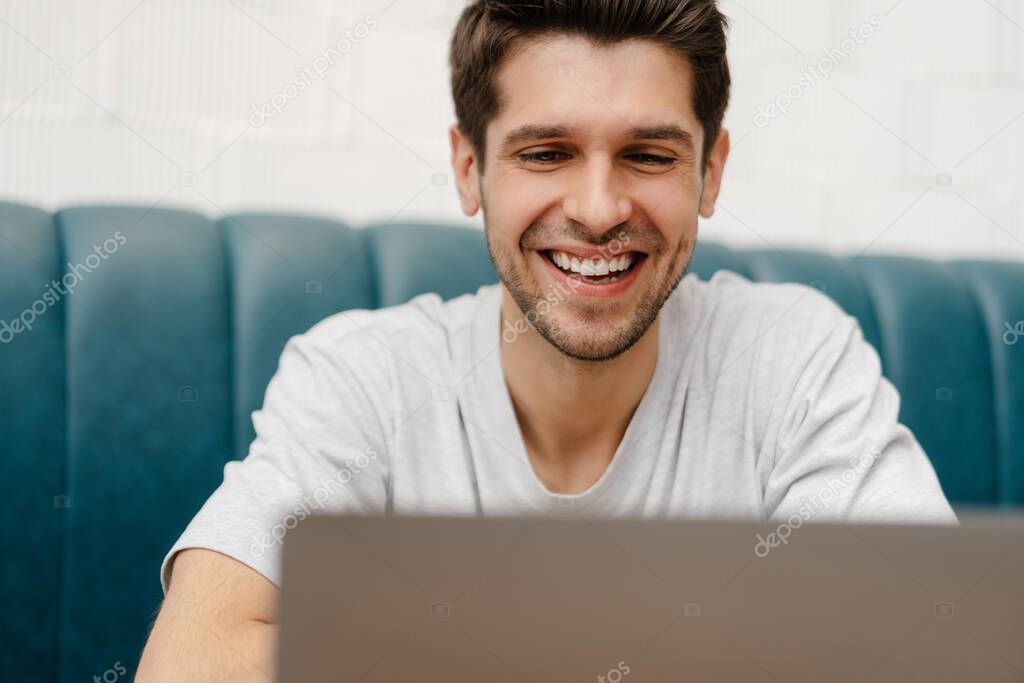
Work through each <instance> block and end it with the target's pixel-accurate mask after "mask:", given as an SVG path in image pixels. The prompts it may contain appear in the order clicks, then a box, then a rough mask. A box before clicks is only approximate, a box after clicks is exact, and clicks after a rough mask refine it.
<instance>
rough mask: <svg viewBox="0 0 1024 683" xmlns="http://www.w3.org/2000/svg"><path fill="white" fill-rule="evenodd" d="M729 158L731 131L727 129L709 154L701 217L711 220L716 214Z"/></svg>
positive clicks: (702, 194)
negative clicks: (719, 193) (716, 205)
mask: <svg viewBox="0 0 1024 683" xmlns="http://www.w3.org/2000/svg"><path fill="white" fill-rule="evenodd" d="M728 157H729V131H727V130H726V129H725V128H723V129H722V130H721V132H719V133H718V139H717V140H715V145H714V147H712V148H711V152H710V153H709V154H708V165H707V168H705V169H704V190H703V192H701V195H700V215H701V216H703V217H704V218H711V216H713V215H714V213H715V201H716V200H717V199H718V191H719V190H720V189H721V188H722V173H723V172H724V171H725V160H726V159H727V158H728Z"/></svg>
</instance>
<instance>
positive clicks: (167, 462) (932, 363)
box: [0, 204, 1024, 681]
mask: <svg viewBox="0 0 1024 683" xmlns="http://www.w3.org/2000/svg"><path fill="white" fill-rule="evenodd" d="M719 269H728V270H732V271H735V272H738V273H740V274H742V275H744V276H746V277H748V278H751V279H753V280H771V281H793V282H802V283H805V284H810V285H812V286H815V287H818V288H820V289H822V290H824V291H825V292H826V293H827V294H828V295H830V296H831V297H833V298H834V299H835V300H836V301H837V302H838V303H839V304H840V305H841V306H842V307H843V308H844V309H845V310H847V311H848V312H849V313H851V314H852V315H855V316H856V317H857V318H858V319H859V320H860V323H861V326H862V327H863V329H864V333H865V336H866V337H867V339H868V340H869V341H870V342H871V343H872V344H873V345H874V346H875V348H877V349H878V351H879V354H880V355H881V358H882V363H883V367H884V370H885V373H886V375H887V376H888V377H889V378H890V379H891V380H892V381H893V382H894V383H895V385H896V386H897V388H898V389H899V390H900V393H901V395H902V398H903V402H902V412H901V419H902V420H903V421H904V422H905V423H906V424H908V425H909V426H910V427H911V428H912V429H913V430H914V432H915V433H916V434H917V436H918V438H919V440H920V441H921V443H922V444H923V446H924V448H925V450H926V451H927V453H928V454H929V456H930V457H931V459H932V461H933V463H934V464H935V467H936V470H937V471H938V474H939V478H940V480H941V482H942V485H943V487H944V489H945V491H946V494H947V495H948V496H949V498H950V499H951V500H952V501H954V503H981V504H991V505H1006V504H1018V505H1019V504H1022V503H1024V334H1022V335H1021V337H1020V340H1019V343H1017V339H1016V336H1015V335H1016V334H1017V330H1019V331H1020V332H1024V329H1022V328H1024V323H1021V326H1020V327H1017V325H1016V323H1017V321H1024V264H1020V263H999V262H987V263H983V262H954V263H939V262H935V261H927V260H921V259H913V258H896V257H876V256H860V257H856V258H848V259H836V258H834V257H832V256H828V255H826V254H824V253H819V252H810V251H774V250H736V249H728V248H726V247H723V246H720V245H715V244H711V243H701V244H700V246H699V247H698V249H697V253H696V255H695V257H694V261H693V265H692V267H691V271H693V272H696V273H697V274H699V275H700V276H701V277H702V278H708V277H710V275H711V274H712V273H713V272H715V271H716V270H719ZM496 279H497V278H496V276H495V273H494V270H493V267H492V266H491V263H490V260H489V258H488V255H487V249H486V246H485V243H484V238H483V235H482V233H480V232H478V231H474V230H468V229H463V228H457V227H451V226H442V225H412V224H403V225H399V224H387V225H371V226H368V227H366V228H364V229H361V230H353V229H351V228H349V227H347V226H345V225H343V224H341V223H338V222H335V221H331V220H326V219H322V218H313V217H306V216H295V215H266V214H239V215H231V216H227V217H224V218H222V219H220V220H211V219H209V218H207V217H204V216H201V215H199V214H195V213H190V212H187V211H179V210H171V209H163V208H146V207H133V206H91V207H75V208H68V209H64V210H61V211H58V212H57V213H55V214H51V213H47V212H44V211H41V210H39V209H36V208H32V207H28V206H23V205H16V204H0V285H2V287H0V342H2V343H0V387H2V395H0V481H3V486H4V502H3V506H2V507H0V521H2V522H3V523H2V524H0V548H2V551H3V557H4V558H5V562H4V567H3V569H2V570H0V599H2V604H3V605H4V608H5V609H4V610H3V612H2V613H0V643H3V647H4V648H5V651H6V653H7V654H6V655H5V657H4V658H3V660H2V661H0V676H2V678H3V679H4V680H46V681H81V680H91V678H92V676H100V678H101V679H102V678H103V674H104V672H107V671H108V670H114V671H115V672H117V671H119V669H117V668H115V667H117V666H121V667H124V668H125V669H126V671H127V672H128V674H129V675H131V674H132V673H134V669H135V666H136V664H137V661H138V656H139V654H140V652H141V648H142V645H143V643H144V640H145V638H146V635H147V631H148V627H149V624H150V622H151V620H152V619H153V617H154V616H155V610H156V609H157V607H158V604H159V600H160V597H161V594H160V586H159V581H158V566H159V562H160V560H161V558H162V556H163V554H164V552H166V550H167V549H168V548H169V547H170V545H171V543H172V542H173V541H174V540H175V538H176V537H177V535H178V534H179V533H180V532H181V531H182V529H183V528H184V526H185V524H186V523H187V522H188V521H189V519H191V517H192V515H193V514H194V513H195V512H196V511H197V510H198V508H199V507H200V505H201V504H202V502H203V501H204V500H205V499H206V497H207V496H208V495H209V494H210V493H211V492H212V491H213V489H214V488H215V487H216V486H217V485H218V484H219V483H220V480H221V475H222V469H223V466H224V464H225V462H227V461H228V460H229V459H232V458H241V457H243V456H244V455H245V453H246V450H247V447H248V444H249V441H250V440H251V439H252V436H253V432H252V425H251V422H250V414H251V412H252V411H253V410H255V409H257V408H258V407H259V406H260V404H261V401H262V398H263V392H264V389H265V387H266V385H267V383H268V381H269V379H270V377H271V375H272V374H273V372H274V370H275V369H276V366H277V359H278V355H279V353H280V352H281V350H282V348H283V347H284V344H285V341H286V340H287V339H288V338H289V337H290V336H292V335H294V334H298V333H301V332H303V331H305V330H306V329H308V328H309V327H310V326H312V325H313V324H314V323H316V322H317V321H319V320H321V319H322V318H324V317H326V316H328V315H331V314H332V313H335V312H337V311H341V310H346V309H352V308H376V307H380V306H388V305H393V304H397V303H401V302H403V301H406V300H408V299H409V298H411V297H413V296H415V295H417V294H420V293H422V292H426V291H435V292H438V293H439V294H441V295H442V296H443V297H445V298H449V297H452V296H455V295H458V294H461V293H463V292H469V291H473V290H475V289H476V288H477V287H478V286H480V285H482V284H485V283H489V282H494V281H496ZM57 285H60V287H57ZM61 288H63V290H64V291H69V292H70V293H67V294H63V293H62V292H61ZM26 311H28V313H26ZM16 319H18V320H20V321H21V323H20V324H17V323H15V324H12V322H13V321H15V320H16ZM5 325H6V327H5ZM29 327H30V329H29Z"/></svg>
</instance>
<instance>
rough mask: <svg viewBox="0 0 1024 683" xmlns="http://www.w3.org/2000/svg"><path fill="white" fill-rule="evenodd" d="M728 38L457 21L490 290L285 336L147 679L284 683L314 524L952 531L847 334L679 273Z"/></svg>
mask: <svg viewBox="0 0 1024 683" xmlns="http://www.w3.org/2000/svg"><path fill="white" fill-rule="evenodd" d="M725 27H726V21H725V18H724V17H723V16H722V15H721V14H720V13H719V11H718V9H717V7H716V5H715V2H714V0H559V1H558V2H555V1H554V0H487V1H486V2H483V1H481V2H475V3H473V4H472V5H470V6H469V7H468V8H467V9H466V10H465V11H464V12H463V14H462V16H461V18H460V20H459V23H458V26H457V27H456V30H455V34H454V37H453V40H452V45H451V68H452V91H453V96H454V99H455V106H456V113H457V117H458V124H457V125H455V126H453V127H452V128H451V131H450V140H451V147H452V164H453V167H454V170H455V176H456V178H457V184H458V188H459V193H460V197H461V203H462V209H463V211H464V212H465V213H466V214H467V215H470V216H472V215H475V214H476V213H477V212H478V211H481V212H482V213H483V215H484V218H485V230H486V235H487V242H488V246H489V249H490V253H491V257H492V260H493V261H494V264H495V267H496V269H497V271H498V274H499V276H500V280H501V284H500V285H495V286H492V287H485V288H482V289H481V290H480V291H479V292H477V293H476V294H475V295H468V296H463V297H460V298H458V299H455V300H453V301H450V302H447V303H443V302H441V301H440V299H439V298H438V297H436V296H433V295H427V296H423V297H419V298H417V299H415V300H413V301H412V302H410V303H408V304H406V305H403V306H398V307H395V308H391V309H385V310H381V311H355V312H347V313H343V314H339V315H335V316H332V317H330V318H328V319H326V320H324V321H322V322H320V323H319V324H317V325H316V326H315V327H314V328H313V329H311V330H310V331H309V332H307V333H306V334H304V335H301V336H298V337H295V338H293V339H291V340H290V341H289V343H288V345H287V347H286V349H285V351H284V353H283V355H282V356H281V361H280V366H279V369H278V372H277V374H276V375H275V377H274V379H273V380H272V382H271V383H270V386H269V387H268V390H267V394H266V398H265V402H264V406H263V408H262V410H260V411H257V412H256V413H254V415H253V420H254V423H255V427H256V432H257V438H256V440H255V441H254V442H253V444H252V446H251V448H250V451H249V454H248V457H247V458H245V460H243V461H241V462H232V463H230V464H228V465H227V467H226V468H225V475H224V482H223V484H222V485H221V487H220V488H219V489H218V490H217V491H216V492H215V493H214V494H213V496H212V497H211V498H210V500H209V501H208V502H207V503H206V505H205V506H204V507H203V509H202V510H201V511H200V512H199V514H198V515H197V516H196V518H195V519H194V520H193V522H192V523H191V524H190V525H189V527H188V528H187V529H186V531H185V533H184V534H183V535H182V537H181V538H180V539H179V540H178V542H177V543H176V544H175V545H174V547H173V548H172V549H171V551H170V552H169V553H168V555H167V559H166V560H165V562H164V567H163V570H162V580H163V582H164V587H165V590H167V597H166V601H165V604H164V606H163V608H162V610H161V612H160V616H159V618H158V620H157V622H156V624H155V626H154V630H153V633H152V635H151V638H150V643H149V645H148V646H147V649H146V652H145V655H144V657H143V662H142V665H141V668H140V673H139V676H140V678H139V680H142V681H156V680H165V679H166V680H171V679H173V680H177V681H181V680H206V678H208V677H210V678H214V679H217V680H225V679H229V678H232V677H236V678H244V677H246V676H254V679H258V678H260V677H261V676H262V674H261V673H260V672H261V671H262V672H271V671H272V670H273V664H272V662H273V657H274V653H273V647H274V638H275V628H276V627H275V626H274V624H275V619H276V617H275V603H276V598H277V591H278V588H277V586H278V585H279V584H280V579H281V575H280V566H279V562H280V556H281V546H282V542H283V539H284V537H285V535H286V533H287V531H288V530H289V529H291V528H294V526H295V525H296V524H301V522H302V519H304V518H305V517H306V516H308V515H309V514H311V513H312V512H316V511H321V510H330V511H334V512H340V511H348V512H378V513H393V514H416V513H447V514H465V515H490V514H546V513H548V512H549V511H551V510H553V509H556V508H559V507H562V508H566V507H568V506H570V505H571V509H572V512H573V513H574V514H581V515H636V516H648V517H653V516H658V517H664V516H676V517H682V516H689V517H707V516H728V517H742V518H751V519H759V520H765V519H773V520H775V519H777V520H791V519H794V517H799V519H801V520H804V519H810V518H811V517H817V518H821V519H826V518H828V519H843V520H857V521H916V522H921V521H928V522H938V523H947V522H948V523H955V521H956V518H955V516H954V515H953V513H952V510H951V509H950V507H949V505H948V503H947V502H946V500H945V498H944V496H943V494H942V491H941V489H940V487H939V484H938V481H937V479H936V476H935V473H934V471H933V469H932V467H931V465H930V463H929V461H928V459H927V457H926V456H925V454H924V453H923V452H922V450H921V448H920V446H919V445H918V443H917V442H916V440H915V439H914V437H913V436H912V435H911V433H910V432H909V431H908V430H907V429H906V428H905V427H904V426H902V425H900V424H899V423H898V421H897V413H898V406H899V398H898V396H897V394H896V391H895V390H894V388H893V387H892V385H891V384H890V383H889V382H888V381H886V380H885V379H884V378H882V377H881V375H880V367H879V360H878V356H877V354H876V353H875V351H874V350H873V349H872V348H871V347H870V346H869V345H868V344H867V343H866V342H865V341H864V339H863V337H862V336H861V333H860V330H859V328H858V326H857V324H856V322H855V320H854V319H852V318H851V317H850V316H847V315H845V314H844V313H843V312H842V311H841V310H839V309H838V308H837V307H836V306H835V305H834V304H833V303H831V301H830V300H829V299H827V298H826V297H825V296H823V295H821V294H819V293H818V292H817V291H815V290H813V289H810V288H807V287H803V286H799V285H785V284H752V283H750V282H748V281H746V280H744V279H742V278H740V277H738V276H736V275H732V274H728V273H721V274H719V275H716V276H715V277H714V278H713V279H712V280H710V281H708V282H702V281H700V280H698V279H697V278H696V277H695V276H692V275H691V276H687V277H684V274H685V273H686V269H687V266H688V264H689V261H690V257H691V254H692V252H693V248H694V245H695V242H696V236H697V224H698V217H704V218H707V217H710V216H711V215H712V213H713V212H714V208H715V200H716V198H717V196H718V192H719V189H720V186H721V182H722V174H723V169H724V167H725V162H726V158H727V156H728V153H729V135H728V132H727V131H725V130H723V129H721V123H722V117H723V114H724V112H725V109H726V104H727V101H728V96H729V85H730V78H729V71H728V65H727V61H726V37H725ZM178 551H184V552H181V553H180V554H178ZM172 569H173V580H172V573H171V572H172Z"/></svg>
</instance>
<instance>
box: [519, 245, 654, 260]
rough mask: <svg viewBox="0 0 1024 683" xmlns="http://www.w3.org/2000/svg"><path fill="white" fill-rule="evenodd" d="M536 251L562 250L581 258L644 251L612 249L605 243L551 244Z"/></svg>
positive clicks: (607, 256) (614, 255)
mask: <svg viewBox="0 0 1024 683" xmlns="http://www.w3.org/2000/svg"><path fill="white" fill-rule="evenodd" d="M538 251H564V252H565V253H567V254H569V255H570V256H578V257H579V258H580V259H581V260H582V259H588V258H592V257H594V256H600V257H602V258H614V257H616V256H622V255H623V254H628V253H630V252H635V253H637V254H643V253H644V252H642V251H640V250H639V249H620V250H618V251H612V249H611V247H609V246H607V245H606V246H603V247H594V246H590V245H587V246H557V247H556V246H552V247H544V248H543V249H538Z"/></svg>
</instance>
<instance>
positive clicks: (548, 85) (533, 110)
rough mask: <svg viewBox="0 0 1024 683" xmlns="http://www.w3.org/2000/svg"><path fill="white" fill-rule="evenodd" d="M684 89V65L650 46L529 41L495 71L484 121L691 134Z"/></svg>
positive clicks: (688, 91)
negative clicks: (608, 125) (489, 115)
mask: <svg viewBox="0 0 1024 683" xmlns="http://www.w3.org/2000/svg"><path fill="white" fill-rule="evenodd" d="M692 84H693V78H692V70H691V68H690V65H689V63H688V62H687V60H686V59H685V58H684V57H683V56H682V55H680V54H678V53H676V52H674V51H672V50H671V49H669V48H667V47H665V46H662V45H659V44H657V43H655V42H653V41H649V40H629V41H621V42H616V43H612V44H608V45H596V44H594V43H593V42H591V41H590V40H588V39H586V38H583V37H577V36H565V35H558V36H553V37H548V38H543V39H530V40H528V41H526V42H524V43H523V44H521V45H519V46H517V47H516V49H515V50H513V51H512V52H511V53H510V54H509V55H508V56H507V57H506V58H505V59H504V60H503V62H502V64H501V67H500V69H499V70H498V72H497V77H496V80H495V85H496V87H497V90H498V95H499V102H500V111H499V112H498V116H497V117H496V119H495V120H494V121H492V123H498V122H500V124H501V125H500V127H501V128H503V129H511V128H518V127H520V126H522V125H525V124H529V123H531V122H538V121H552V122H553V121H558V122H561V123H562V124H564V125H571V124H572V122H573V120H574V119H586V118H587V116H588V115H589V116H590V117H591V118H605V119H607V118H610V117H615V118H617V119H619V121H618V126H617V127H618V128H621V129H622V132H623V134H629V133H630V132H631V131H632V129H634V128H639V127H642V126H647V125H650V124H654V123H657V124H659V125H661V124H675V125H677V126H679V127H681V128H684V129H692V128H693V127H694V126H696V124H697V121H696V117H695V115H694V113H693V104H692V101H693V100H692ZM694 132H695V133H699V127H698V130H697V131H694Z"/></svg>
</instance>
